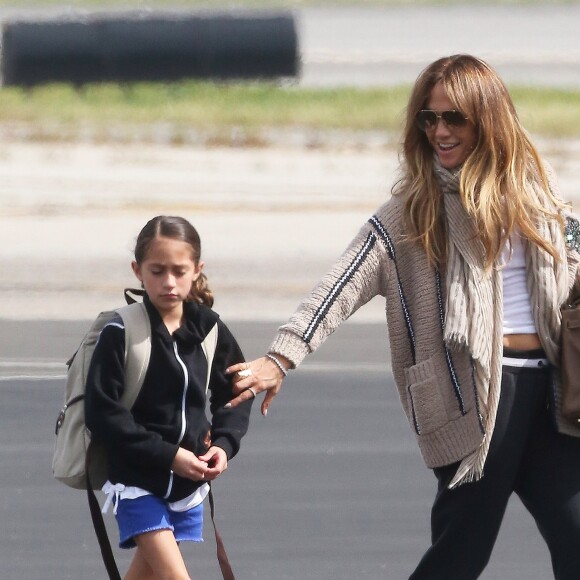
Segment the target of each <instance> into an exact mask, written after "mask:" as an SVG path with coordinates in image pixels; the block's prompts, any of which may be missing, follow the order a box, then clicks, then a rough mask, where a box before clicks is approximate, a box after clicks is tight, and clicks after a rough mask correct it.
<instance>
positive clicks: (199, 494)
mask: <svg viewBox="0 0 580 580" xmlns="http://www.w3.org/2000/svg"><path fill="white" fill-rule="evenodd" d="M103 492H104V493H105V494H106V495H107V499H106V500H105V503H104V505H103V509H102V512H103V513H104V514H106V513H107V512H108V511H109V507H110V506H111V504H112V503H113V504H114V505H113V513H114V514H116V513H117V506H118V504H119V500H120V499H137V498H138V497H143V496H144V495H153V494H152V493H151V492H149V491H145V490H144V489H141V488H140V487H132V486H125V485H123V484H122V483H115V484H113V483H111V482H110V481H107V482H106V483H105V485H103ZM208 493H209V484H208V483H204V484H203V485H201V486H200V487H198V488H197V489H196V490H195V491H194V492H193V493H192V494H191V495H189V496H187V497H186V498H184V499H182V500H179V501H174V502H169V503H168V504H167V506H168V507H169V509H170V510H171V511H173V512H185V511H187V510H190V509H191V508H194V507H196V506H198V505H199V504H200V503H202V502H203V500H204V499H205V497H206V496H207V494H208Z"/></svg>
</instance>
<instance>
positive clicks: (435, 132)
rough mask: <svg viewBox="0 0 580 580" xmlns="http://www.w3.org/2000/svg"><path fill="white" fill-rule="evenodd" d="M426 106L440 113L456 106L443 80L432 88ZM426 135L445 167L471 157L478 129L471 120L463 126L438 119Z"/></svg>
mask: <svg viewBox="0 0 580 580" xmlns="http://www.w3.org/2000/svg"><path fill="white" fill-rule="evenodd" d="M426 108H427V109H431V110H432V111H436V112H437V113H438V114H439V115H440V114H441V113H442V112H443V111H451V110H453V109H454V108H455V107H454V106H453V105H452V104H451V101H450V100H449V97H448V96H447V93H446V92H445V89H444V88H443V84H442V83H441V82H438V83H437V84H435V86H434V87H433V88H432V89H431V94H430V95H429V100H428V101H427V104H426ZM425 135H426V136H427V140H428V141H429V144H430V145H431V147H433V150H434V151H435V153H437V156H438V157H439V161H440V162H441V165H442V166H443V167H445V169H455V168H456V167H459V166H460V165H461V164H462V163H463V162H464V161H465V160H466V159H467V158H468V157H469V155H470V154H471V152H472V151H473V149H474V148H475V144H476V142H477V131H476V130H475V125H474V124H473V122H471V121H468V122H467V123H465V124H464V125H462V126H453V125H446V124H445V121H443V120H442V119H438V120H437V123H436V124H435V125H433V126H432V127H431V128H429V129H427V130H426V131H425Z"/></svg>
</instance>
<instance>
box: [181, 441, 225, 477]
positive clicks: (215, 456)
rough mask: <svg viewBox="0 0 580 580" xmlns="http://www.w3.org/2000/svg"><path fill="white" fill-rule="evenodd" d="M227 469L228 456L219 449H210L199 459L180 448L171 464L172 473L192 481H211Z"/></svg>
mask: <svg viewBox="0 0 580 580" xmlns="http://www.w3.org/2000/svg"><path fill="white" fill-rule="evenodd" d="M227 468H228V456H227V455H226V452H225V451H224V450H223V449H222V448H221V447H210V448H209V450H208V452H207V453H205V454H204V455H200V456H199V457H196V456H195V455H194V454H193V453H192V452H191V451H188V450H187V449H184V448H183V447H180V448H179V449H178V450H177V453H176V455H175V457H174V458H173V463H172V464H171V469H173V472H174V473H176V474H177V475H179V476H181V477H186V478H187V479H191V480H193V481H213V480H214V479H215V478H216V477H218V475H221V474H222V473H223V472H224V471H225V470H226V469H227Z"/></svg>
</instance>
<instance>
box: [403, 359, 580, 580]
mask: <svg viewBox="0 0 580 580" xmlns="http://www.w3.org/2000/svg"><path fill="white" fill-rule="evenodd" d="M549 376H550V371H549V369H529V368H514V367H504V372H503V376H502V385H501V397H500V403H499V407H498V414H497V421H496V426H495V430H494V434H493V438H492V441H491V446H490V451H489V454H488V457H487V461H486V464H485V471H484V477H483V479H481V480H480V481H477V482H474V483H467V484H463V485H461V486H459V487H457V488H455V489H449V488H448V485H449V482H450V481H451V480H452V479H453V476H454V475H455V472H456V470H457V466H458V464H454V465H450V466H446V467H443V468H439V469H435V470H434V471H435V475H436V476H437V480H438V491H437V496H436V498H435V502H434V504H433V509H432V512H431V541H432V545H431V547H430V548H429V549H428V550H427V552H426V553H425V555H424V556H423V558H422V560H421V562H420V563H419V566H418V567H417V569H416V570H415V572H414V573H413V574H412V575H411V577H410V580H475V579H476V578H478V577H479V576H480V574H481V573H482V572H483V570H484V568H485V566H486V565H487V563H488V561H489V558H490V555H491V552H492V549H493V546H494V544H495V541H496V538H497V535H498V533H499V529H500V526H501V522H502V519H503V516H504V513H505V510H506V507H507V503H508V500H509V498H510V496H511V494H512V492H515V493H517V495H518V496H519V497H520V499H521V500H522V502H523V504H524V506H525V507H526V509H527V510H528V511H529V512H530V513H531V514H532V516H533V517H534V519H535V521H536V524H537V526H538V529H539V531H540V533H541V534H542V536H543V538H544V540H545V541H546V543H547V545H548V548H549V550H550V554H551V558H552V567H553V570H554V578H556V579H557V580H578V579H580V439H577V438H575V437H568V436H565V435H560V434H558V433H557V432H556V430H555V428H554V425H553V423H552V418H551V415H550V410H549V408H548V401H549Z"/></svg>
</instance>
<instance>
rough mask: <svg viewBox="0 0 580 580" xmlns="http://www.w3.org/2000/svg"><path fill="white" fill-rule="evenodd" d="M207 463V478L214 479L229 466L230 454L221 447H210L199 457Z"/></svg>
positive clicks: (207, 479) (208, 479)
mask: <svg viewBox="0 0 580 580" xmlns="http://www.w3.org/2000/svg"><path fill="white" fill-rule="evenodd" d="M198 459H199V460H200V461H203V462H205V463H206V464H207V471H206V472H205V478H204V479H205V480H206V481H213V480H214V479H215V478H216V477H218V476H219V475H221V474H222V473H223V472H224V471H225V470H226V469H227V468H228V456H227V455H226V452H225V451H224V450H223V449H222V448H221V447H210V448H209V450H208V452H207V453H206V454H204V455H201V456H200V457H199V458H198Z"/></svg>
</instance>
